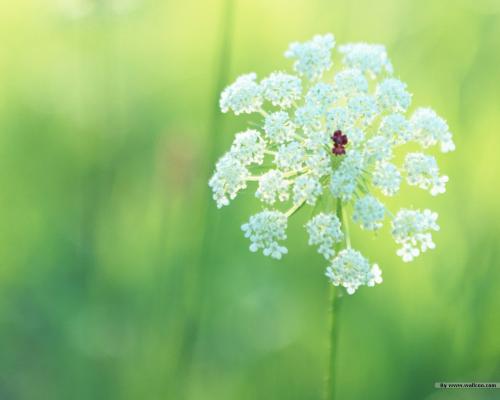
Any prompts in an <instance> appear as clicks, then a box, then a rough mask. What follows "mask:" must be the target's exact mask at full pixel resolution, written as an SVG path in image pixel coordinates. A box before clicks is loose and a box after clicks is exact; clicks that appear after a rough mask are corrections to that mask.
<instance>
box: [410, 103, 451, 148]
mask: <svg viewBox="0 0 500 400" xmlns="http://www.w3.org/2000/svg"><path fill="white" fill-rule="evenodd" d="M410 125H411V129H412V131H413V132H412V133H413V138H414V140H415V141H416V142H418V143H420V144H421V145H422V146H423V147H424V148H427V147H430V146H434V145H435V144H436V143H440V144H441V151H442V152H443V153H446V152H448V151H453V150H455V144H454V143H453V140H452V138H451V133H450V131H449V129H448V124H447V123H446V121H445V120H444V119H443V118H441V117H439V116H438V115H437V114H436V113H435V111H434V110H431V109H430V108H419V109H417V110H416V111H415V112H414V113H413V115H412V117H411V119H410Z"/></svg>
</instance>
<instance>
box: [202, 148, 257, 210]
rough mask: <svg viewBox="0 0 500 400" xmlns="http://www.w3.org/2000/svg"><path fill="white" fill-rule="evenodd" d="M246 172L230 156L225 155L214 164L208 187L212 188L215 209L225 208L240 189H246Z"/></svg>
mask: <svg viewBox="0 0 500 400" xmlns="http://www.w3.org/2000/svg"><path fill="white" fill-rule="evenodd" d="M247 176H248V170H247V169H246V168H245V166H244V165H243V164H242V163H241V162H240V161H239V160H237V159H236V158H234V157H233V155H232V154H230V153H228V154H225V155H224V156H223V157H222V158H221V159H220V160H219V161H218V162H217V164H216V166H215V173H214V174H213V176H212V178H211V179H210V181H209V183H208V185H209V186H210V187H211V188H212V191H213V198H214V200H215V201H216V202H217V207H218V208H221V207H222V206H227V205H228V204H229V200H233V199H234V198H235V197H236V195H237V194H238V192H239V191H240V190H241V189H244V188H246V187H247V184H246V178H247Z"/></svg>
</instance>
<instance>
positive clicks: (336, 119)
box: [326, 107, 353, 132]
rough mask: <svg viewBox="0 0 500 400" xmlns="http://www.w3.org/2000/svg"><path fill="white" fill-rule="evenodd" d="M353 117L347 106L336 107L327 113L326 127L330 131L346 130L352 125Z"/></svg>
mask: <svg viewBox="0 0 500 400" xmlns="http://www.w3.org/2000/svg"><path fill="white" fill-rule="evenodd" d="M352 119H353V118H352V115H351V114H350V113H349V111H348V110H347V109H346V108H345V107H334V108H332V109H331V110H329V111H327V113H326V129H327V130H328V131H330V132H334V131H336V130H338V129H340V130H346V129H347V128H349V127H350V126H351V125H352Z"/></svg>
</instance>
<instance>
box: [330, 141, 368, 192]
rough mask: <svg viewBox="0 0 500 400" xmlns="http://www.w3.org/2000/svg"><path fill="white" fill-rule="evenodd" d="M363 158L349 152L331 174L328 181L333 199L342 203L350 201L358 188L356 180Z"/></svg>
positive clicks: (356, 153) (353, 152) (355, 152)
mask: <svg viewBox="0 0 500 400" xmlns="http://www.w3.org/2000/svg"><path fill="white" fill-rule="evenodd" d="M362 168H363V156H362V155H361V154H360V153H359V152H357V151H354V150H351V151H350V152H349V153H348V154H347V155H346V156H344V159H343V160H342V162H341V163H340V166H339V167H338V168H337V169H336V170H335V171H334V172H333V174H332V177H331V180H330V191H331V192H332V194H333V196H334V197H337V198H340V199H341V200H342V201H349V200H351V198H352V196H353V194H354V191H355V190H356V188H357V187H358V183H359V182H358V178H359V176H360V175H361V173H362Z"/></svg>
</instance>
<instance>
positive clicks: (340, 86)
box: [333, 68, 368, 97]
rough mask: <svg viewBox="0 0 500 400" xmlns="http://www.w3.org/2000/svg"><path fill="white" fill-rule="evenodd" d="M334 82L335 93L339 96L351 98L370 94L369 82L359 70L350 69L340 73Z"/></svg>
mask: <svg viewBox="0 0 500 400" xmlns="http://www.w3.org/2000/svg"><path fill="white" fill-rule="evenodd" d="M333 81H334V88H335V92H336V93H337V95H339V96H342V97H351V96H355V95H357V94H364V93H368V81H367V80H366V78H365V76H364V75H363V73H362V72H361V71H360V70H359V69H357V68H349V69H345V70H343V71H340V72H338V73H337V74H336V75H335V77H334V80H333Z"/></svg>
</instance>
